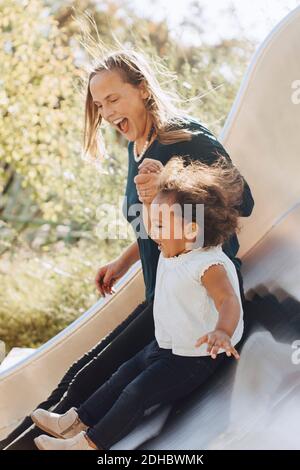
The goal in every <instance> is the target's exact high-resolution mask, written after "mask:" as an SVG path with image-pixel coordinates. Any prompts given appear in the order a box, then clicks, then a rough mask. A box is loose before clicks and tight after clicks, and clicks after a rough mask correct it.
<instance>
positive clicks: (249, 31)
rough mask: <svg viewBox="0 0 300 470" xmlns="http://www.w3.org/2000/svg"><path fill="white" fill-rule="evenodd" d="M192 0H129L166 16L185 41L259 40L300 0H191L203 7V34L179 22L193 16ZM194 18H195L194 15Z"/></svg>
mask: <svg viewBox="0 0 300 470" xmlns="http://www.w3.org/2000/svg"><path fill="white" fill-rule="evenodd" d="M192 3H193V1H192V0H151V1H150V2H149V0H131V1H130V4H131V5H132V6H133V7H134V9H135V10H136V11H137V12H138V13H139V15H141V16H145V17H153V18H155V19H162V18H165V19H167V21H168V23H169V26H170V28H171V30H172V31H173V34H174V35H176V36H177V37H178V34H180V37H181V39H182V40H183V41H184V42H193V43H194V44H195V43H197V42H198V43H200V42H201V41H203V40H205V41H207V42H209V43H214V42H217V41H218V40H219V39H222V38H232V37H237V36H240V37H244V38H246V39H249V40H252V41H255V42H256V43H259V42H261V41H263V39H264V38H265V37H266V36H267V35H268V33H269V32H270V31H271V30H272V28H273V27H274V26H275V25H276V24H277V23H278V22H279V21H280V20H281V19H282V18H284V16H286V14H288V13H289V12H290V11H292V10H293V9H294V8H296V7H297V6H300V0H250V1H249V0H194V3H197V4H199V5H200V6H201V7H202V8H203V16H202V19H203V20H204V21H203V23H204V26H203V27H204V34H203V35H201V38H200V35H199V34H191V33H188V32H187V31H185V29H184V28H183V27H182V26H181V27H179V25H180V22H182V20H183V19H184V18H185V17H186V18H193V17H195V14H194V13H193V9H192V7H191V4H192ZM196 21H197V19H196Z"/></svg>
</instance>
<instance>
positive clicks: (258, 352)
mask: <svg viewBox="0 0 300 470" xmlns="http://www.w3.org/2000/svg"><path fill="white" fill-rule="evenodd" d="M299 39H300V7H298V8H297V9H295V10H294V11H293V12H291V13H290V14H289V15H288V16H287V17H286V18H284V19H283V20H282V21H281V22H280V23H279V24H278V25H277V26H276V27H275V28H274V29H273V30H272V31H271V33H270V34H269V36H268V37H267V38H266V40H265V41H264V42H263V43H262V45H261V46H260V48H259V49H258V50H257V52H256V53H255V55H254V57H253V59H252V62H251V64H250V66H249V68H248V70H247V72H246V75H245V77H244V80H243V82H242V85H241V88H240V91H239V93H238V95H237V97H236V100H235V102H234V104H233V107H232V109H231V112H230V114H229V116H228V118H227V121H226V123H225V126H224V129H223V131H222V133H221V135H220V140H221V141H222V143H223V144H224V146H225V148H226V149H227V150H228V153H229V154H230V156H231V158H232V160H233V161H234V163H235V164H236V165H237V166H238V168H239V169H240V170H241V173H242V174H243V175H244V176H245V178H246V179H247V181H248V183H249V185H250V187H251V190H252V193H253V197H254V200H255V208H254V211H253V214H252V215H251V217H250V218H249V219H247V218H245V219H241V222H242V231H241V233H240V235H239V240H240V244H241V248H240V251H239V257H240V258H241V259H242V261H243V268H242V272H243V276H244V283H245V292H246V297H247V299H248V301H247V304H246V308H245V315H246V316H247V317H249V320H250V324H251V328H250V330H249V336H248V338H247V340H246V342H245V344H244V347H243V354H242V357H241V360H240V361H239V363H238V364H233V365H232V367H230V368H229V369H228V370H226V371H225V372H224V374H222V376H219V377H218V378H217V379H214V380H213V381H212V382H211V383H210V384H209V388H207V389H205V388H204V389H201V391H200V390H199V391H196V393H195V394H193V396H191V397H189V399H188V400H187V401H186V402H184V403H183V404H182V407H181V409H177V410H170V407H169V408H168V407H166V408H164V409H163V410H158V411H155V412H154V413H153V414H152V415H151V416H150V417H147V418H145V422H144V423H142V424H141V425H140V427H139V430H135V431H133V433H131V435H130V436H128V437H127V438H124V440H123V441H121V442H120V443H118V444H116V446H115V448H120V449H121V448H136V447H138V446H139V447H140V448H142V446H144V447H143V448H144V449H146V448H149V449H154V448H157V449H192V448H193V449H195V448H199V449H201V448H202V449H205V448H230V449H231V448H241V449H242V448H243V449H248V448H280V447H284V448H298V449H299V448H300V443H297V442H296V437H295V436H296V434H295V433H296V423H297V421H298V422H299V417H300V416H299V413H298V412H297V413H298V414H297V413H296V408H297V409H298V410H299V409H300V407H299V406H297V405H299V396H300V395H299V393H297V391H298V392H299V386H300V383H299V382H300V379H299V377H300V374H299V365H298V359H297V349H296V347H297V335H298V339H299V340H300V308H299V300H300V299H299V297H300V287H299V279H300V262H299V261H300V238H299V235H298V230H297V229H298V228H299V226H300V184H299V169H300V159H299V150H300V137H299V135H300V133H299V129H300V76H299V68H298V60H297V58H298V57H300V40H299ZM297 87H298V90H299V91H297ZM298 102H299V103H298ZM116 290H117V292H116V294H114V295H113V296H110V297H109V298H106V299H101V300H99V301H98V302H97V303H96V304H95V305H94V306H92V307H91V308H90V309H89V310H88V311H87V312H86V313H85V314H84V315H82V316H81V317H80V318H79V319H78V320H76V321H75V322H73V323H72V324H71V325H70V326H69V327H68V328H66V329H65V330H64V331H62V332H61V333H59V334H58V335H57V336H55V337H54V338H52V339H51V340H50V341H48V342H47V343H46V344H44V345H43V346H41V347H40V348H38V349H37V350H36V351H35V352H34V353H33V354H31V355H30V356H29V357H27V358H26V359H24V360H23V361H21V362H19V363H18V364H16V365H14V366H12V367H11V368H8V369H7V370H5V371H4V372H2V373H1V374H0V439H1V438H4V437H5V436H7V435H8V433H9V432H10V431H11V430H12V429H14V428H15V427H16V426H17V424H18V423H19V422H20V421H21V420H22V418H23V417H24V416H25V415H26V414H28V413H29V412H30V411H32V410H33V409H34V407H35V406H36V405H37V404H38V403H40V402H42V401H43V400H44V399H46V397H47V396H48V395H49V394H50V392H51V390H52V389H54V388H55V387H56V385H57V384H58V382H59V380H60V378H61V377H62V376H63V374H64V373H65V372H66V370H67V369H68V368H69V367H70V365H71V364H72V363H73V362H74V361H75V360H76V359H77V358H78V357H79V356H81V355H82V354H84V353H85V352H86V351H87V350H89V349H90V348H92V347H93V345H95V344H96V343H97V342H99V340H100V339H101V338H103V337H105V336H106V335H107V334H108V333H109V332H110V331H112V330H113V329H114V328H115V327H116V326H117V325H119V324H120V323H121V322H122V321H123V320H124V319H125V318H126V317H127V316H128V315H129V314H130V312H131V311H132V310H133V309H134V307H135V306H137V305H138V304H139V303H140V302H141V301H142V300H143V299H144V288H143V279H142V273H141V267H140V264H139V263H136V265H134V266H133V267H132V269H131V270H130V272H128V273H127V275H126V276H125V277H124V278H123V279H122V280H121V281H120V282H119V283H118V284H117V286H116ZM299 362H300V354H299ZM37 378H38V385H37ZM255 407H258V412H256V411H255ZM293 410H295V412H293ZM179 411H180V413H179ZM240 416H243V418H244V419H243V423H241V422H240V421H239V419H240ZM281 423H283V424H281ZM264 429H268V432H264ZM293 430H294V431H293ZM294 434H295V435H294ZM151 438H152V439H151ZM146 441H147V442H146ZM143 442H144V444H143ZM147 446H148V447H147Z"/></svg>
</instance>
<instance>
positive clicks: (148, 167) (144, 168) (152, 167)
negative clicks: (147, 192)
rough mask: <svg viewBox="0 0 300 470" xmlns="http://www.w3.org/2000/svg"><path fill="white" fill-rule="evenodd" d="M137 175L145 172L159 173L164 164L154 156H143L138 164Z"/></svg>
mask: <svg viewBox="0 0 300 470" xmlns="http://www.w3.org/2000/svg"><path fill="white" fill-rule="evenodd" d="M138 168H139V175H141V174H145V173H160V172H161V171H162V170H163V168H164V166H163V164H162V163H161V162H160V161H159V160H154V158H145V159H144V160H143V161H142V163H141V164H140V165H139V167H138Z"/></svg>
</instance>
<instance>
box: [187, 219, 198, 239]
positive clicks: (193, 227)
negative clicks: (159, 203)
mask: <svg viewBox="0 0 300 470" xmlns="http://www.w3.org/2000/svg"><path fill="white" fill-rule="evenodd" d="M199 235H200V227H199V225H198V224H197V223H196V222H189V223H188V224H186V225H185V227H184V236H185V238H186V240H187V241H189V242H192V241H195V240H196V239H197V238H198V237H199Z"/></svg>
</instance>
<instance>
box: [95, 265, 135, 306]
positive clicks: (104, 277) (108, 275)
mask: <svg viewBox="0 0 300 470" xmlns="http://www.w3.org/2000/svg"><path fill="white" fill-rule="evenodd" d="M127 271H128V267H127V266H126V265H125V264H124V262H123V260H122V259H121V258H117V259H116V260H115V261H112V262H111V263H108V264H106V265H105V266H102V267H101V268H100V269H99V271H98V273H97V276H96V279H95V283H96V287H97V289H98V291H99V292H100V293H101V294H102V295H103V296H104V297H105V294H113V293H114V292H115V290H114V289H113V287H112V286H113V285H114V284H115V282H116V281H117V280H118V279H120V278H121V277H122V276H124V274H125V273H126V272H127Z"/></svg>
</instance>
